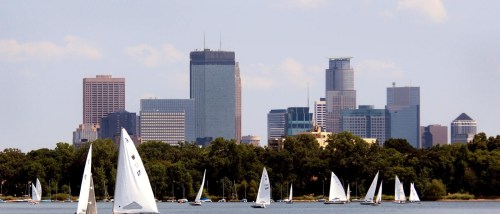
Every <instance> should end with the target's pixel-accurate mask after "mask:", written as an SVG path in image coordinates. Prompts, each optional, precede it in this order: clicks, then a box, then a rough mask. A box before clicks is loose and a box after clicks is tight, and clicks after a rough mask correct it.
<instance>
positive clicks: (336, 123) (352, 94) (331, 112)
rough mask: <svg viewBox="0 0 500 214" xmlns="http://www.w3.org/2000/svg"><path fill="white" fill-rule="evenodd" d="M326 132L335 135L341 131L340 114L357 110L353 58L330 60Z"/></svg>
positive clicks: (326, 92) (327, 70)
mask: <svg viewBox="0 0 500 214" xmlns="http://www.w3.org/2000/svg"><path fill="white" fill-rule="evenodd" d="M325 76H326V78H325V79H326V83H325V86H326V89H325V96H326V125H325V128H326V131H327V132H332V133H334V134H336V133H339V132H340V131H341V126H340V113H341V111H342V110H344V109H355V108H356V90H354V69H353V68H352V67H351V57H345V58H330V59H329V66H328V69H326V75H325Z"/></svg>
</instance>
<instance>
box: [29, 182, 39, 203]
mask: <svg viewBox="0 0 500 214" xmlns="http://www.w3.org/2000/svg"><path fill="white" fill-rule="evenodd" d="M40 200H41V197H40V194H38V190H37V189H36V186H35V184H31V201H32V202H39V201H40Z"/></svg>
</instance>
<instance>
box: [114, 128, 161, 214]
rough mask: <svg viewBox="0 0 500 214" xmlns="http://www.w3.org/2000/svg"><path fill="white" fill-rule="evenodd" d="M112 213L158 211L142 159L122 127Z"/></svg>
mask: <svg viewBox="0 0 500 214" xmlns="http://www.w3.org/2000/svg"><path fill="white" fill-rule="evenodd" d="M113 213H114V214H119V213H159V212H158V207H157V205H156V201H155V197H154V195H153V190H152V189H151V184H150V183H149V178H148V174H147V173H146V169H145V168H144V164H143V163H142V159H141V157H140V156H139V153H138V152H137V149H136V148H135V145H134V142H133V141H132V139H130V136H129V135H128V133H127V131H126V130H125V129H124V128H122V130H121V138H120V145H119V151H118V167H117V170H116V184H115V194H114V203H113Z"/></svg>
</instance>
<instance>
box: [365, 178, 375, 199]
mask: <svg viewBox="0 0 500 214" xmlns="http://www.w3.org/2000/svg"><path fill="white" fill-rule="evenodd" d="M377 182H378V172H377V174H376V175H375V178H373V181H372V184H371V185H370V188H369V189H368V192H366V196H365V200H364V201H365V202H373V197H374V196H375V189H377Z"/></svg>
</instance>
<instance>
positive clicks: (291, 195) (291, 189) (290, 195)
mask: <svg viewBox="0 0 500 214" xmlns="http://www.w3.org/2000/svg"><path fill="white" fill-rule="evenodd" d="M292 185H293V184H290V193H289V194H288V199H285V203H287V204H293V201H292V197H293V186H292Z"/></svg>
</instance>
